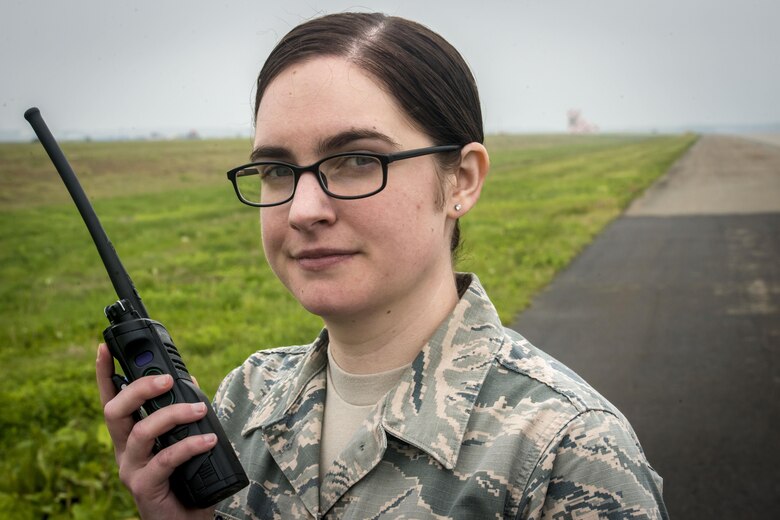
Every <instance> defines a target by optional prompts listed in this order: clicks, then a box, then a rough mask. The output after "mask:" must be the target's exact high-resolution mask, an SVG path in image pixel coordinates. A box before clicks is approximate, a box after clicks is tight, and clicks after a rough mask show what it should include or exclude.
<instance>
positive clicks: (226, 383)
mask: <svg viewBox="0 0 780 520" xmlns="http://www.w3.org/2000/svg"><path fill="white" fill-rule="evenodd" d="M240 368H241V367H238V368H235V369H233V370H232V371H231V372H230V373H229V374H228V375H227V376H225V379H223V380H222V382H221V383H220V384H219V387H218V388H217V392H216V393H215V394H214V399H212V400H211V404H212V406H213V407H214V411H215V412H216V413H217V417H218V418H219V419H220V420H224V419H227V417H228V416H229V415H230V414H231V413H232V412H233V408H234V404H233V402H232V401H231V400H230V399H229V398H228V390H229V389H230V387H231V383H232V382H233V379H234V378H235V377H236V374H237V373H238V372H239V370H240Z"/></svg>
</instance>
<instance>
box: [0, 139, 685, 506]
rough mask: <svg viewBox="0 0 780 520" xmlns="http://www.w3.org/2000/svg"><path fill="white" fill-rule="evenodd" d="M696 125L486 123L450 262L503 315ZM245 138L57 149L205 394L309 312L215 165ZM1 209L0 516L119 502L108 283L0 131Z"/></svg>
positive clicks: (233, 157) (670, 157)
mask: <svg viewBox="0 0 780 520" xmlns="http://www.w3.org/2000/svg"><path fill="white" fill-rule="evenodd" d="M695 139H696V138H695V136H692V135H681V136H680V135H677V136H620V135H616V136H606V135H605V136H493V137H491V138H490V139H489V140H488V143H487V144H488V149H489V150H490V151H491V159H492V165H493V167H492V170H491V174H490V176H489V178H488V182H487V184H486V186H485V189H484V191H483V196H482V199H481V201H480V203H479V205H478V206H477V207H476V208H475V210H474V211H472V212H471V213H470V214H469V215H467V216H466V217H465V218H464V219H463V220H462V222H461V226H462V230H463V233H462V236H463V243H464V247H463V253H462V258H461V260H460V262H459V265H458V268H459V269H460V270H468V271H474V272H476V273H477V274H478V275H479V277H480V279H481V280H482V282H483V284H484V285H485V287H486V288H487V290H488V292H489V294H490V295H491V296H492V298H493V300H494V302H495V304H496V306H497V308H498V309H499V312H500V314H501V317H502V319H503V320H504V321H505V322H509V321H510V320H511V319H512V317H513V316H515V315H516V314H517V312H518V311H519V310H521V309H522V308H523V307H524V306H526V305H527V304H528V303H529V301H530V298H531V297H532V296H533V294H535V293H536V292H538V291H539V290H540V289H541V288H542V287H544V286H545V285H546V284H547V283H548V282H549V281H550V280H551V278H552V276H553V275H554V274H555V272H557V271H558V270H560V269H561V268H563V267H564V266H566V265H567V264H568V263H569V262H570V261H571V259H572V258H573V257H574V256H575V255H576V254H577V252H579V251H580V250H581V249H582V248H583V247H584V246H585V245H587V244H588V243H589V242H590V241H591V240H592V238H593V236H594V235H595V234H597V233H598V232H599V231H600V230H601V229H602V228H603V227H604V226H605V225H606V224H607V223H608V222H609V221H610V220H612V219H613V218H615V217H616V216H617V215H618V214H619V213H620V212H621V211H622V210H623V209H624V208H625V207H626V205H627V204H628V203H629V202H630V201H631V200H632V199H633V198H634V197H635V196H637V195H638V194H639V193H641V192H642V191H643V190H644V189H645V188H646V187H647V186H649V185H650V184H651V183H652V182H653V181H654V180H655V179H656V178H657V177H658V176H659V175H660V174H662V173H663V172H664V171H666V170H667V169H668V167H669V166H670V165H671V163H672V162H673V161H674V160H675V159H676V158H678V157H679V156H680V155H681V154H682V153H683V152H684V151H685V150H687V148H688V147H689V146H690V145H691V144H692V143H693V142H694V141H695ZM249 147H250V143H249V141H248V140H213V141H170V142H117V143H65V144H64V145H63V149H64V151H65V153H66V155H67V156H68V158H69V160H70V162H71V164H72V165H73V167H74V170H75V171H76V172H77V174H78V175H79V178H80V179H81V182H82V184H83V186H84V189H85V191H86V192H87V193H88V194H89V195H90V198H91V199H92V202H93V204H94V206H95V210H96V212H97V213H98V215H100V217H101V220H102V221H103V225H104V226H105V228H106V230H107V232H108V235H109V236H110V237H111V239H112V241H113V242H114V244H115V246H116V249H117V251H118V252H119V254H120V256H121V257H122V259H123V261H124V263H125V266H126V267H127V270H128V271H129V272H130V274H131V275H132V276H133V279H134V281H135V283H136V285H137V286H138V289H139V291H140V293H141V296H142V297H143V299H144V302H145V303H146V306H147V308H148V309H149V312H150V314H151V315H152V317H153V318H154V319H157V320H159V321H161V322H162V323H164V324H165V325H166V326H167V328H168V329H169V330H170V331H171V334H172V335H173V338H174V340H175V341H176V343H177V345H178V346H179V348H180V350H181V352H182V355H183V357H184V359H185V361H186V362H187V364H188V367H189V369H190V371H191V372H192V373H194V374H195V375H196V376H197V377H198V379H199V381H200V382H201V385H202V386H203V387H204V388H205V390H206V392H207V393H208V394H209V395H213V392H214V390H215V389H216V386H217V384H218V383H219V381H220V380H221V378H222V377H223V376H224V375H225V374H226V373H227V372H228V371H229V370H230V369H231V368H232V367H234V366H236V365H237V364H239V363H240V362H241V361H242V360H243V359H245V358H246V357H247V356H248V355H249V354H250V353H251V352H253V351H254V350H256V349H258V348H266V347H269V346H276V345H285V344H296V343H307V342H309V341H311V339H312V338H313V337H314V336H315V335H316V333H317V332H318V330H319V328H320V326H321V323H320V321H319V320H318V319H317V318H316V317H313V316H310V315H307V314H306V313H305V312H304V311H302V310H301V309H299V308H298V306H297V305H296V303H295V302H294V300H292V298H291V297H289V295H287V293H286V292H285V291H284V289H283V288H282V287H281V285H280V284H279V283H278V282H277V281H276V280H275V278H274V277H273V275H272V274H271V273H270V270H269V269H268V268H267V266H266V265H265V261H264V259H263V253H262V250H261V248H260V238H259V223H258V218H257V213H256V212H255V211H253V210H252V209H251V208H249V207H247V206H243V205H241V204H239V202H238V201H237V200H236V199H235V195H234V194H233V192H232V188H231V187H230V185H229V183H228V181H227V180H226V179H225V175H224V173H223V172H224V171H225V170H227V169H228V168H230V167H232V166H234V165H237V164H239V163H242V162H244V161H245V159H246V157H247V156H248V152H249ZM0 208H1V209H0V279H1V280H2V285H1V286H0V342H2V343H1V344H2V346H3V348H2V349H0V367H2V368H0V398H1V399H2V401H3V403H4V404H5V406H4V412H3V414H2V418H1V419H0V450H2V452H3V453H4V456H3V460H2V462H0V474H1V475H3V477H0V513H4V512H5V511H14V512H15V514H14V518H27V517H29V518H43V517H45V516H46V515H49V516H48V518H60V517H62V518H72V517H76V518H77V517H79V515H83V517H84V518H98V517H101V518H103V517H105V518H125V517H129V516H132V514H133V513H132V507H131V502H130V501H129V499H128V497H127V495H126V494H125V493H124V492H123V491H122V490H121V489H120V488H119V484H118V482H117V480H116V477H115V473H116V470H115V468H114V467H113V460H112V459H113V458H112V455H111V449H110V442H109V440H108V439H107V436H106V433H105V431H104V429H103V428H102V427H101V425H100V417H101V411H100V407H99V404H98V401H97V392H96V390H95V388H94V364H93V359H94V357H93V356H94V351H95V347H96V345H97V343H98V341H99V340H100V337H101V332H102V330H103V328H104V327H105V326H106V325H107V322H106V320H105V318H104V317H103V314H102V309H103V307H104V306H105V305H107V304H110V303H112V302H113V301H114V300H115V295H114V293H113V290H112V288H111V285H110V283H109V281H108V278H107V276H106V274H105V271H104V269H103V267H102V264H101V263H100V260H99V257H98V255H97V253H96V251H95V249H94V246H93V245H92V242H91V239H90V238H89V235H88V233H87V231H86V228H85V227H84V224H83V223H82V221H81V218H80V216H79V215H78V213H77V211H76V209H75V207H73V204H72V202H70V199H69V196H68V194H67V192H66V190H65V188H64V186H63V185H62V182H61V181H60V179H59V177H58V176H57V174H56V172H55V171H54V170H53V167H52V166H51V165H50V163H49V160H48V158H47V157H46V156H45V153H44V152H43V150H42V149H41V147H40V146H39V145H37V144H0ZM540 346H541V347H542V348H543V347H544V345H540ZM9 508H11V509H9ZM57 515H62V516H57Z"/></svg>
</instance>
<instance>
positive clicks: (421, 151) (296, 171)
mask: <svg viewBox="0 0 780 520" xmlns="http://www.w3.org/2000/svg"><path fill="white" fill-rule="evenodd" d="M461 148H463V145H461V144H446V145H439V146H428V147H425V148H415V149H414V150H405V151H403V152H395V153H374V152H341V153H337V154H333V155H329V156H327V157H325V158H323V159H320V160H319V161H317V162H316V163H314V164H312V165H309V166H297V165H295V164H290V163H286V162H281V161H258V162H252V163H247V164H244V165H242V166H239V167H237V168H233V169H232V170H230V171H228V172H227V178H228V180H229V181H230V182H231V183H233V189H234V190H235V191H236V196H238V200H240V201H241V202H243V203H244V204H246V205H248V206H253V207H256V208H270V207H273V206H281V205H282V204H286V203H288V202H290V201H291V200H292V199H293V197H294V196H295V190H296V189H297V188H298V180H299V179H300V178H301V175H303V174H304V173H306V172H311V173H313V174H314V176H315V177H316V178H317V182H318V183H319V185H320V188H322V191H324V192H325V193H326V194H327V195H328V196H329V197H333V198H334V199H342V200H354V199H365V198H366V197H370V196H372V195H376V194H377V193H379V192H380V191H382V190H383V189H385V186H387V165H388V164H390V163H392V162H395V161H400V160H403V159H411V158H412V157H421V156H423V155H431V154H435V153H442V152H454V151H455V150H460V149H461ZM352 155H362V156H364V157H373V158H375V159H377V160H379V163H380V164H381V165H382V185H381V186H380V187H379V188H377V189H376V190H374V191H372V192H370V193H366V194H364V195H337V194H335V193H332V192H331V191H330V190H328V187H327V186H326V185H325V180H324V179H323V177H322V172H320V165H321V164H322V163H324V162H325V161H329V160H331V159H335V158H337V157H349V156H352ZM269 164H271V165H278V166H284V167H286V168H289V169H290V170H291V171H292V172H293V188H292V193H290V196H289V197H288V198H286V199H284V200H283V201H280V202H272V203H270V204H269V203H262V202H252V201H249V200H247V199H245V198H244V197H243V196H242V195H241V191H240V190H239V189H238V182H237V181H236V176H237V175H238V172H239V171H241V170H243V169H246V168H250V167H252V166H259V165H269Z"/></svg>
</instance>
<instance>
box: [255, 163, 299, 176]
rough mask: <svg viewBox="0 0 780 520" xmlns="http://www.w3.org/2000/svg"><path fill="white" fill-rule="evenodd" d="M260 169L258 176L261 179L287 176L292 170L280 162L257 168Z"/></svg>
mask: <svg viewBox="0 0 780 520" xmlns="http://www.w3.org/2000/svg"><path fill="white" fill-rule="evenodd" d="M258 170H259V171H260V176H261V177H262V178H263V179H266V178H269V177H270V178H280V177H289V176H290V175H292V170H290V168H288V167H287V166H282V165H280V164H267V165H264V166H262V167H260V168H258Z"/></svg>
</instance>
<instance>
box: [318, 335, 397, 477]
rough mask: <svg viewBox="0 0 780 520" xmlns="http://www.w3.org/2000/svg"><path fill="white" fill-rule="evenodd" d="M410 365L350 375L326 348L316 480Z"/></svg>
mask: <svg viewBox="0 0 780 520" xmlns="http://www.w3.org/2000/svg"><path fill="white" fill-rule="evenodd" d="M410 365H411V363H409V364H407V365H404V366H402V367H398V368H394V369H392V370H388V371H387V372H379V373H378V374H350V373H349V372H345V371H344V370H343V369H342V368H341V367H340V366H338V364H337V363H336V361H335V360H334V359H333V356H332V355H331V353H330V349H328V375H327V377H328V381H327V387H326V388H327V389H326V394H325V412H324V414H323V418H322V440H321V442H320V482H322V479H323V477H324V476H325V473H327V471H328V469H330V466H331V465H332V464H333V461H335V460H336V458H338V456H339V455H341V452H342V451H343V450H344V448H345V447H346V446H347V444H348V443H349V440H350V439H351V438H352V435H353V434H354V433H355V430H357V429H358V427H359V426H360V424H361V423H362V422H363V420H364V419H365V418H366V417H368V414H369V413H370V412H371V410H372V408H373V407H374V405H376V403H378V402H379V400H380V399H382V397H384V396H385V394H387V392H389V391H390V390H392V389H393V388H395V386H396V385H397V384H398V381H400V379H401V374H403V372H404V371H405V370H406V369H407V368H408V367H409V366H410Z"/></svg>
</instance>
